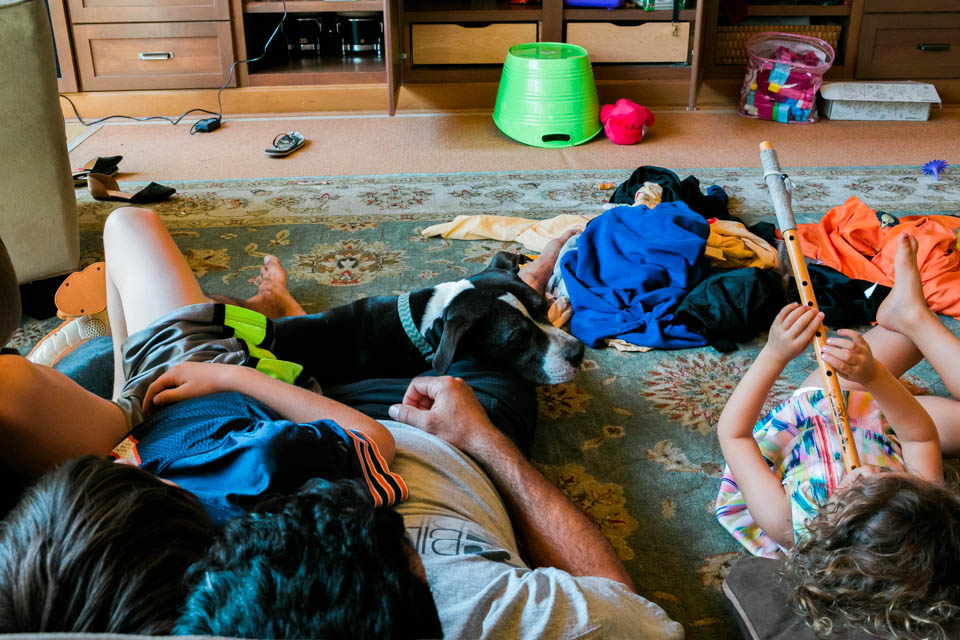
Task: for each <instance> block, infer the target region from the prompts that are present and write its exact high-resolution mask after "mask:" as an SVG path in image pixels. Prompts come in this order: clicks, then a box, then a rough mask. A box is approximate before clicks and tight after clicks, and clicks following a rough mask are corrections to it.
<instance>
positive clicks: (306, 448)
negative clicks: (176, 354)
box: [114, 392, 407, 526]
mask: <svg viewBox="0 0 960 640" xmlns="http://www.w3.org/2000/svg"><path fill="white" fill-rule="evenodd" d="M114 455H115V456H117V457H122V458H125V459H127V460H129V461H130V462H132V463H134V464H137V465H138V466H140V467H142V468H143V469H145V470H147V471H150V472H152V473H154V474H156V475H157V476H159V477H161V478H164V479H166V480H170V481H172V482H175V483H176V484H178V485H179V486H180V487H182V488H183V489H185V490H187V491H189V492H191V493H193V494H194V495H195V496H196V497H197V498H198V499H199V500H200V502H201V503H202V505H203V507H204V509H205V510H206V512H207V513H208V515H209V516H210V518H211V520H213V522H214V524H216V525H218V526H220V525H223V524H225V523H226V521H227V520H229V519H230V518H232V517H234V516H236V515H240V514H242V513H244V512H246V511H248V510H250V509H252V508H253V507H254V506H255V505H256V504H257V503H259V502H260V501H262V500H264V499H266V498H269V497H272V496H276V495H284V494H292V493H295V492H296V491H297V490H298V489H299V488H300V487H301V486H302V485H303V484H304V483H305V482H306V481H308V480H310V479H311V478H318V477H319V478H324V479H327V480H341V479H349V478H357V479H360V480H361V481H362V482H363V483H364V484H365V485H366V486H367V488H368V489H369V491H370V495H371V499H372V500H373V501H374V503H375V504H376V505H377V506H381V505H392V504H396V503H399V502H402V501H403V500H405V499H406V498H407V487H406V484H405V483H404V482H403V479H402V478H401V477H400V476H399V475H397V474H395V473H392V472H391V471H390V470H389V468H388V466H387V463H386V461H385V460H384V459H383V457H382V456H381V455H380V452H379V450H378V449H377V446H376V444H375V443H374V442H373V441H372V440H370V439H369V438H367V437H366V436H364V435H363V434H362V433H360V432H359V431H353V430H347V429H343V428H342V427H340V426H339V425H338V424H336V423H335V422H333V421H331V420H316V421H313V422H309V423H295V422H291V421H289V420H284V419H282V418H281V417H280V416H279V415H277V413H276V412H275V411H273V410H272V409H271V408H270V407H268V406H266V405H265V404H263V403H262V402H259V401H257V400H255V399H253V398H250V397H248V396H245V395H243V394H240V393H236V392H227V393H217V394H212V395H209V396H203V397H200V398H193V399H190V400H184V401H183V402H178V403H176V404H173V405H170V406H168V407H164V408H162V409H159V410H157V411H156V412H154V413H153V414H151V415H150V416H148V417H147V418H146V419H145V420H144V421H143V422H142V423H140V424H139V425H138V426H137V427H136V428H135V429H134V430H133V432H132V433H131V434H130V435H129V436H128V437H127V438H126V439H125V440H124V441H123V442H121V443H120V445H118V446H117V448H116V449H114Z"/></svg>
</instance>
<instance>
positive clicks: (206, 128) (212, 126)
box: [193, 118, 220, 133]
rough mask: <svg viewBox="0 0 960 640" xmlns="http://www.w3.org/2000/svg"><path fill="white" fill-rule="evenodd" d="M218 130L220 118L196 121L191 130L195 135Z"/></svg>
mask: <svg viewBox="0 0 960 640" xmlns="http://www.w3.org/2000/svg"><path fill="white" fill-rule="evenodd" d="M219 128H220V118H204V119H203V120H197V123H196V124H194V125H193V130H194V131H195V132H197V133H210V132H211V131H216V130H217V129H219Z"/></svg>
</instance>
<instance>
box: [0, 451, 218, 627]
mask: <svg viewBox="0 0 960 640" xmlns="http://www.w3.org/2000/svg"><path fill="white" fill-rule="evenodd" d="M213 533H214V532H213V527H212V525H211V524H210V521H209V519H208V518H207V516H206V514H205V513H204V511H203V509H202V508H201V506H200V504H199V503H198V502H197V500H196V499H195V498H194V497H193V496H192V495H191V494H189V493H187V492H186V491H184V490H182V489H180V488H179V487H175V486H171V485H168V484H165V483H163V482H161V481H160V480H159V479H157V478H156V477H155V476H154V475H152V474H150V473H148V472H146V471H143V470H141V469H138V468H136V467H133V466H130V465H126V464H115V463H114V462H113V461H112V460H111V459H109V458H100V457H97V456H85V457H82V458H77V459H75V460H71V461H69V462H67V463H66V464H64V465H63V466H62V467H59V468H58V469H55V470H54V471H51V472H49V473H47V474H46V475H44V476H43V477H41V478H40V480H39V481H38V482H37V483H36V484H35V485H33V486H32V487H30V488H29V489H27V491H26V492H25V493H24V495H23V497H22V498H21V500H20V502H19V503H18V504H17V506H16V507H14V508H13V509H12V510H11V511H10V513H9V514H8V515H7V517H6V518H5V519H4V521H3V522H2V523H0V632H2V633H13V632H44V631H46V632H58V631H59V632H76V633H79V632H101V633H131V634H151V635H158V634H166V633H169V632H170V630H171V629H172V627H173V623H174V622H175V621H176V618H177V615H178V613H179V610H180V608H181V607H182V606H183V602H184V599H185V597H186V592H185V589H184V587H183V576H184V573H185V572H186V570H187V569H188V568H189V566H190V565H191V564H192V563H194V562H196V561H197V560H198V559H199V558H201V557H202V556H203V554H204V553H205V552H206V550H207V548H208V547H209V546H210V544H211V543H212V542H213Z"/></svg>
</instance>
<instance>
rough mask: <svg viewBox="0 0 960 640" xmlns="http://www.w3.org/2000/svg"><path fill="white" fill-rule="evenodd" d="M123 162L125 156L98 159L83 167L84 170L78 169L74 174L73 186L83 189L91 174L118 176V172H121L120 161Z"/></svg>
mask: <svg viewBox="0 0 960 640" xmlns="http://www.w3.org/2000/svg"><path fill="white" fill-rule="evenodd" d="M121 160H123V156H106V157H104V158H101V157H96V158H94V159H93V160H91V161H90V162H88V163H87V164H85V165H83V168H81V169H77V170H76V171H75V172H74V174H73V186H75V187H82V186H83V185H85V184H87V176H88V175H90V174H91V173H99V174H101V175H105V176H112V175H116V173H117V171H119V170H120V167H119V166H118V165H119V164H120V161H121Z"/></svg>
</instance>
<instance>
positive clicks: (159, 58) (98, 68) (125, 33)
mask: <svg viewBox="0 0 960 640" xmlns="http://www.w3.org/2000/svg"><path fill="white" fill-rule="evenodd" d="M73 35H74V42H75V43H76V49H77V64H78V66H79V68H80V84H81V87H82V90H83V91H105V90H106V91H109V90H113V89H201V88H209V87H220V86H221V85H222V84H223V83H224V82H225V81H226V79H227V72H228V71H229V69H230V64H231V63H232V62H233V41H232V40H231V36H230V23H229V22H160V23H139V24H85V25H76V26H74V28H73Z"/></svg>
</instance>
